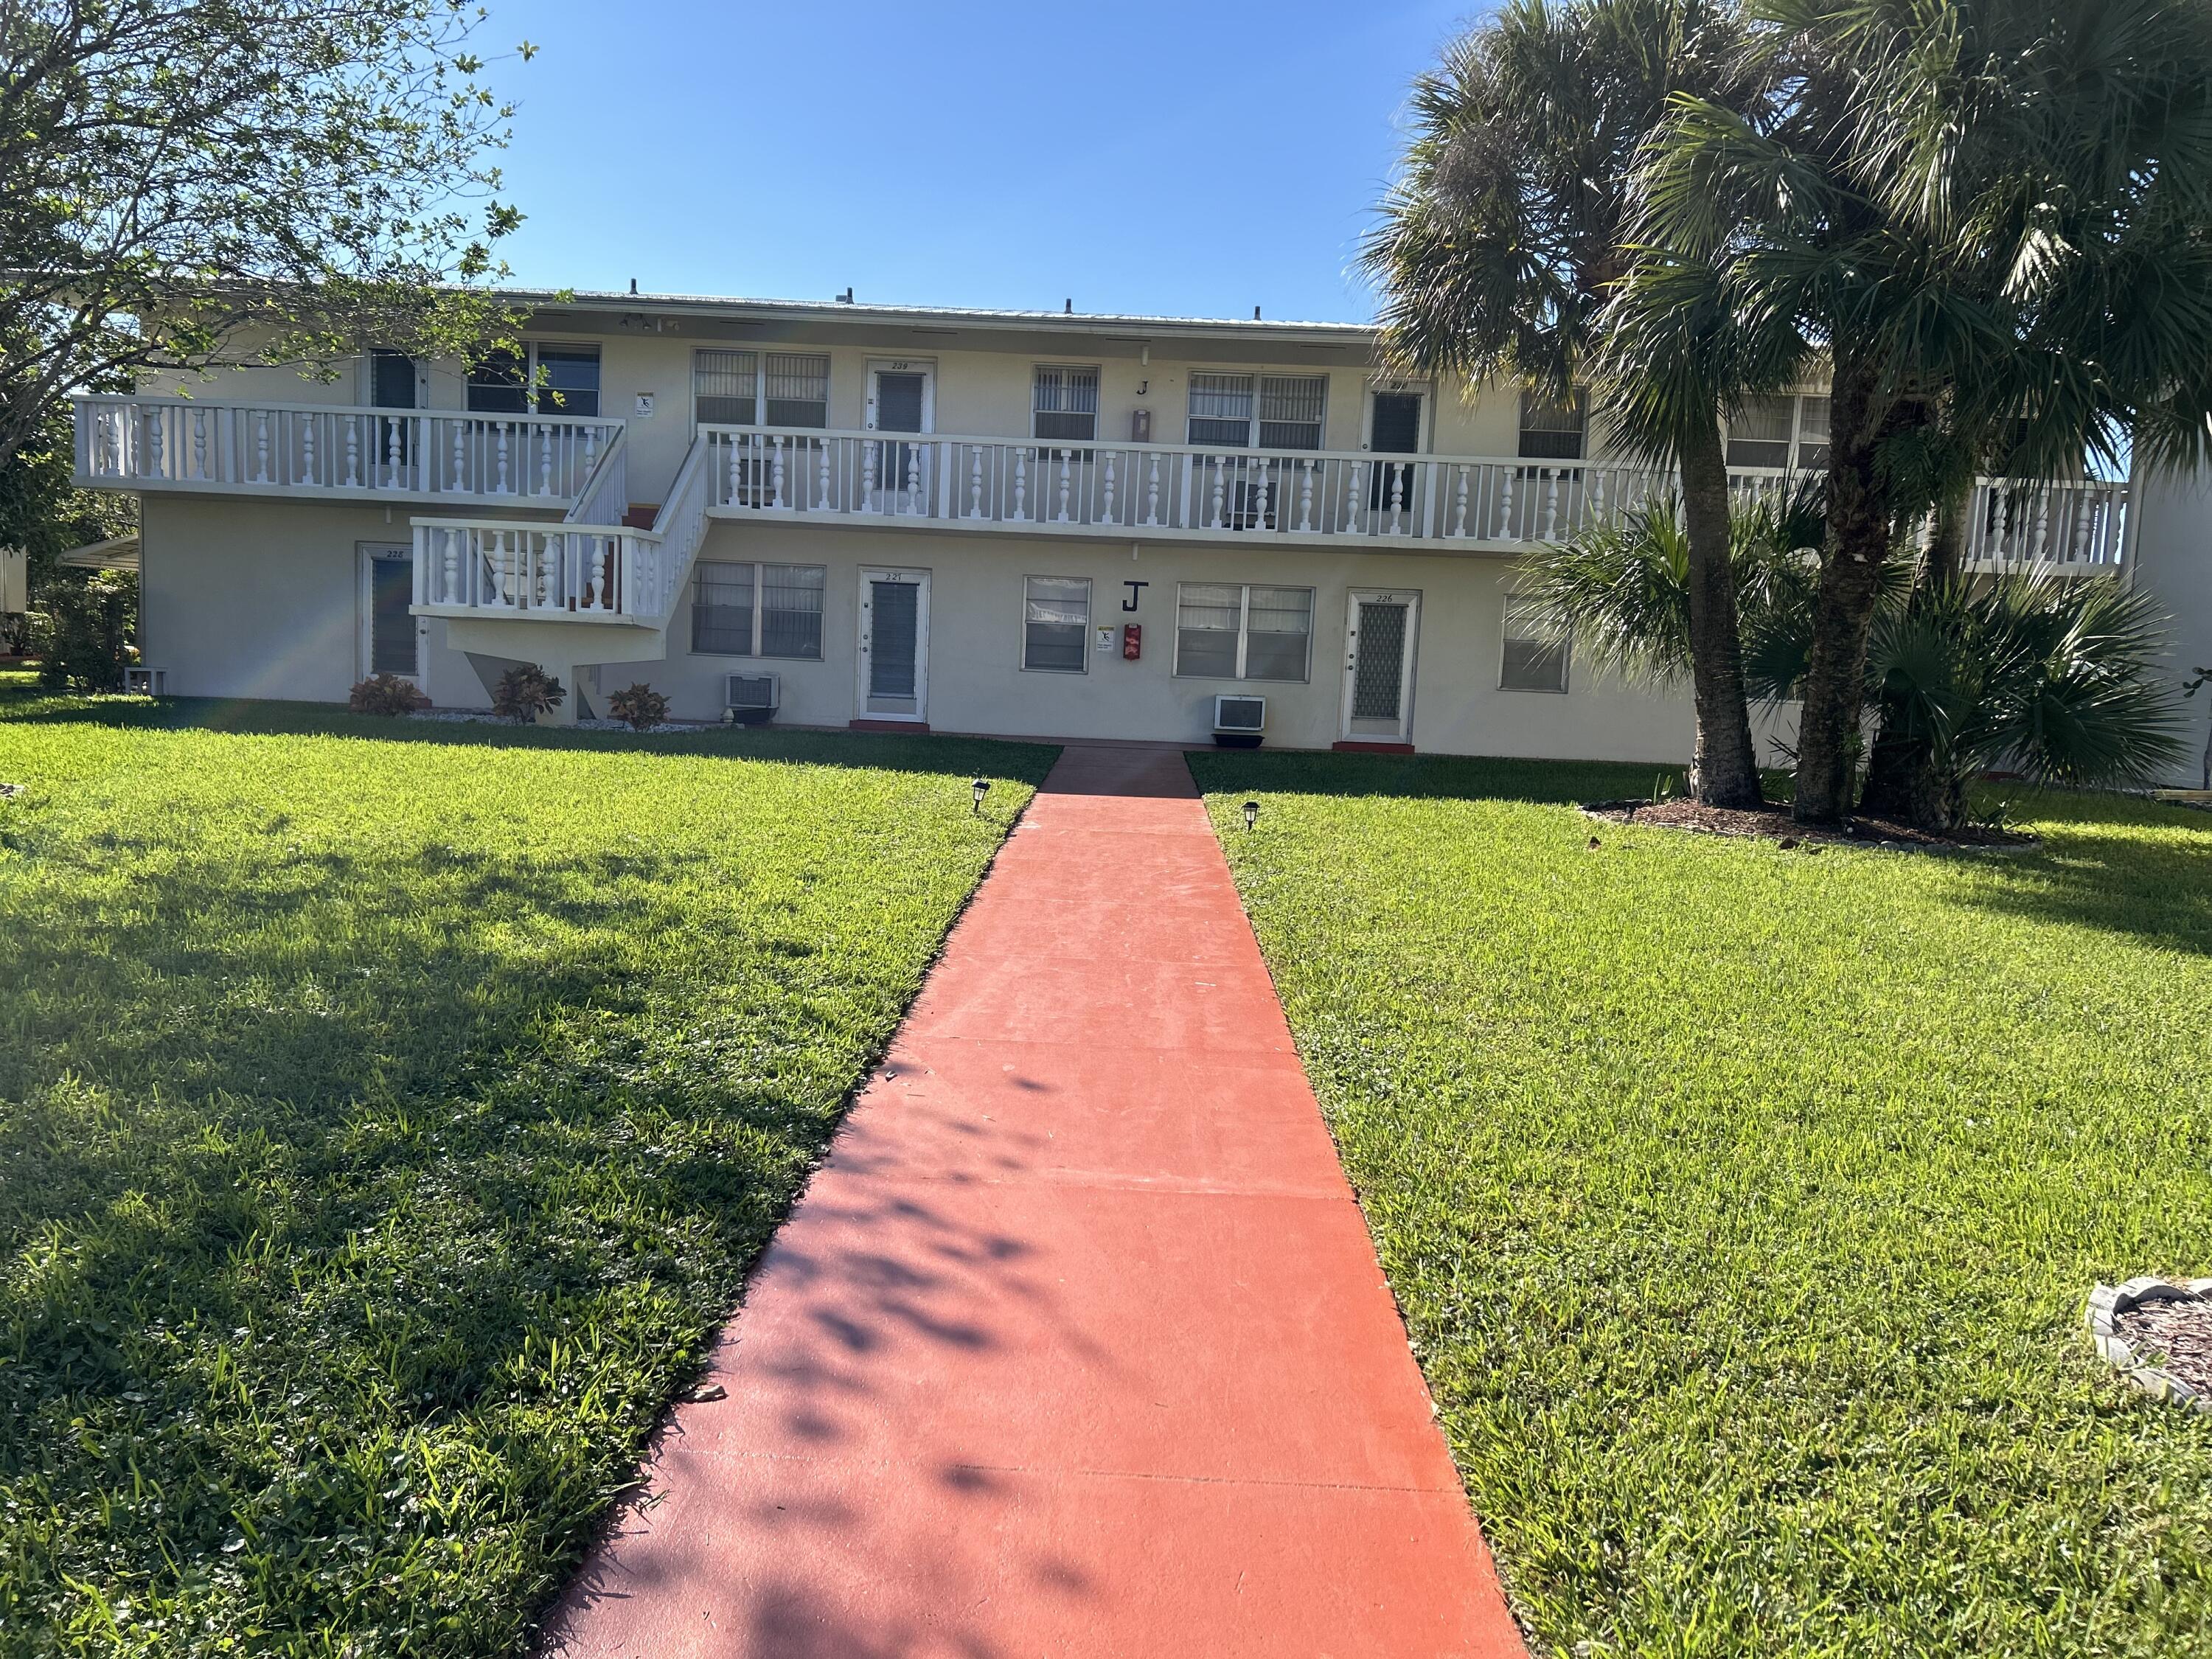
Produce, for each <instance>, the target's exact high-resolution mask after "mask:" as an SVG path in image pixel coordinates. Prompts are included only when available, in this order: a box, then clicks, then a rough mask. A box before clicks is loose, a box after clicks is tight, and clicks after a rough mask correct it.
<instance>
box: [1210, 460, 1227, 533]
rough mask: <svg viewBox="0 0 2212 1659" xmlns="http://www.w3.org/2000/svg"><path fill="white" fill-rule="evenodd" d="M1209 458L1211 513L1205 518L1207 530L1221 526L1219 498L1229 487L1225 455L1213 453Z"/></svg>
mask: <svg viewBox="0 0 2212 1659" xmlns="http://www.w3.org/2000/svg"><path fill="white" fill-rule="evenodd" d="M1210 459H1212V462H1213V493H1212V504H1213V507H1212V516H1211V517H1210V518H1208V519H1207V520H1206V528H1207V529H1209V530H1218V529H1220V528H1221V498H1222V497H1223V495H1225V494H1227V493H1228V489H1229V464H1228V459H1227V458H1226V457H1225V456H1221V455H1215V456H1212V457H1211V458H1210Z"/></svg>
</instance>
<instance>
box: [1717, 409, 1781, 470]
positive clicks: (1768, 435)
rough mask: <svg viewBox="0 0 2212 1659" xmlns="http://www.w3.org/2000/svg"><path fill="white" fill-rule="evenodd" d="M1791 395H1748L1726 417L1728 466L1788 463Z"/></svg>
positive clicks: (1775, 465) (1779, 464)
mask: <svg viewBox="0 0 2212 1659" xmlns="http://www.w3.org/2000/svg"><path fill="white" fill-rule="evenodd" d="M1795 408H1796V399H1795V398H1747V399H1746V400H1745V402H1744V405H1743V407H1742V408H1741V409H1740V410H1737V411H1736V412H1735V414H1734V415H1732V416H1729V423H1728V435H1729V441H1728V464H1729V465H1730V466H1771V467H1785V466H1788V465H1790V417H1791V416H1792V414H1793V413H1794V411H1795Z"/></svg>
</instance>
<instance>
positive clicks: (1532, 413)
mask: <svg viewBox="0 0 2212 1659" xmlns="http://www.w3.org/2000/svg"><path fill="white" fill-rule="evenodd" d="M1588 428H1589V404H1588V400H1587V399H1585V398H1583V394H1582V393H1581V392H1576V393H1575V394H1574V395H1573V396H1571V397H1570V398H1566V399H1565V400H1564V401H1563V400H1561V399H1559V398H1546V397H1541V396H1540V395H1538V394H1537V393H1535V392H1522V394H1521V458H1522V459H1523V460H1530V461H1540V460H1541V461H1579V460H1580V459H1583V441H1584V437H1585V435H1586V433H1587V430H1588Z"/></svg>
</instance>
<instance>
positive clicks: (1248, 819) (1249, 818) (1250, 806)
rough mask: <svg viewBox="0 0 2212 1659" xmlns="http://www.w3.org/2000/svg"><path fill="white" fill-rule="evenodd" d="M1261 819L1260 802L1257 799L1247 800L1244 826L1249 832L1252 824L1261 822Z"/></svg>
mask: <svg viewBox="0 0 2212 1659" xmlns="http://www.w3.org/2000/svg"><path fill="white" fill-rule="evenodd" d="M1259 821H1260V803H1259V802H1258V801H1256V800H1248V801H1246V802H1245V803H1244V828H1245V829H1246V831H1247V832H1248V833H1249V831H1250V829H1251V828H1252V826H1253V825H1254V824H1255V823H1259Z"/></svg>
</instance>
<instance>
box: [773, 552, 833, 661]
mask: <svg viewBox="0 0 2212 1659" xmlns="http://www.w3.org/2000/svg"><path fill="white" fill-rule="evenodd" d="M828 585H829V572H828V571H827V570H826V569H824V568H823V567H822V566H820V565H818V564H764V565H763V566H762V567H761V580H760V593H761V604H760V609H761V639H760V653H761V655H763V657H803V658H805V659H808V660H810V661H818V660H819V659H820V658H821V656H822V594H823V589H824V588H825V587H826V586H828Z"/></svg>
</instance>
